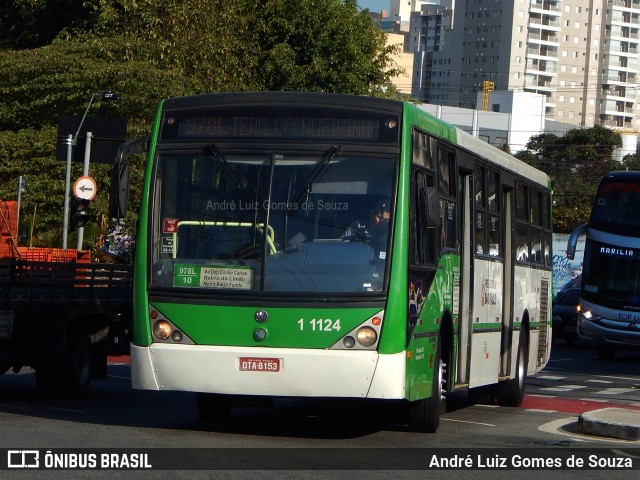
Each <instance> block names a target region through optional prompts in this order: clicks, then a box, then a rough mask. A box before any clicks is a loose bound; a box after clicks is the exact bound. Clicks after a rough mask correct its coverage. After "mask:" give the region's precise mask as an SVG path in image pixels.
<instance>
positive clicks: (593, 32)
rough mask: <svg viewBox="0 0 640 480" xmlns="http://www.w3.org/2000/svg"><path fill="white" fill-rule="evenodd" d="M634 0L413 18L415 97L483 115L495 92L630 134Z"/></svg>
mask: <svg viewBox="0 0 640 480" xmlns="http://www.w3.org/2000/svg"><path fill="white" fill-rule="evenodd" d="M639 43H640V0H442V1H441V2H440V6H435V5H425V6H423V7H422V9H421V11H419V12H413V13H412V14H411V22H410V29H409V41H408V44H409V49H410V50H411V51H412V52H413V53H414V55H415V60H414V69H413V74H412V83H413V89H412V92H413V95H414V96H415V97H416V98H419V99H422V100H423V101H425V102H429V103H437V104H440V105H448V106H454V107H462V108H472V109H474V108H478V109H479V108H481V107H482V105H479V104H478V98H479V95H478V92H482V90H483V85H484V82H485V81H489V82H492V83H493V88H494V90H495V91H516V92H517V91H520V92H531V93H537V94H540V95H543V96H544V98H545V116H546V117H547V118H548V119H550V120H555V121H559V122H565V123H568V124H572V125H576V126H586V127H590V126H593V125H594V124H599V125H605V126H608V127H613V128H616V129H618V130H621V131H628V132H635V131H636V130H638V127H639V126H640V123H639V120H638V119H639V118H640V110H639V109H638V86H637V82H638V59H639V50H638V45H639Z"/></svg>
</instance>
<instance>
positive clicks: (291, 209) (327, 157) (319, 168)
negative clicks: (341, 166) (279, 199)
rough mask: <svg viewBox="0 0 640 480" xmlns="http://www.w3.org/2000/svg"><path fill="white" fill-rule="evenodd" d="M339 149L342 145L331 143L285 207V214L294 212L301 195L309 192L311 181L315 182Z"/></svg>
mask: <svg viewBox="0 0 640 480" xmlns="http://www.w3.org/2000/svg"><path fill="white" fill-rule="evenodd" d="M340 150H342V145H333V146H332V147H331V148H329V149H328V150H327V151H326V152H325V153H324V155H323V156H322V160H321V161H320V163H318V165H317V166H316V168H315V169H314V170H313V172H311V175H310V176H309V179H308V180H307V181H306V182H305V184H304V187H303V188H302V190H301V191H300V193H299V194H298V195H296V198H295V199H294V201H293V202H292V203H290V206H289V208H287V215H292V214H294V213H295V212H296V210H297V205H298V204H299V203H300V200H302V197H304V196H305V195H306V194H307V193H308V192H309V190H310V189H311V185H313V182H315V180H316V178H318V177H319V176H320V174H321V173H322V171H323V170H324V169H325V167H326V166H327V165H329V162H331V160H333V159H334V158H335V156H336V155H337V154H338V152H340Z"/></svg>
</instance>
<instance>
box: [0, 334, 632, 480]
mask: <svg viewBox="0 0 640 480" xmlns="http://www.w3.org/2000/svg"><path fill="white" fill-rule="evenodd" d="M610 405H614V406H623V407H624V408H630V409H640V354H638V353H635V352H634V353H631V354H628V355H620V356H618V357H616V358H614V359H613V360H610V361H603V360H600V359H599V358H598V357H597V354H596V353H595V352H594V351H592V350H590V349H587V348H584V347H580V346H575V347H572V348H568V347H565V346H564V345H563V344H562V343H561V342H559V343H558V344H556V345H554V349H553V352H552V357H551V360H550V362H549V364H548V366H547V368H546V369H545V370H544V371H543V372H541V373H540V374H538V375H536V376H535V377H531V378H529V379H528V382H527V396H526V398H525V402H524V403H523V405H522V407H520V408H505V407H497V406H495V405H481V404H479V405H473V404H471V403H470V402H469V400H468V398H467V396H466V395H465V394H464V393H457V394H455V395H454V396H453V398H451V399H450V400H449V404H448V412H447V413H446V414H444V415H443V416H442V419H441V425H440V429H439V430H438V433H437V434H417V433H411V432H408V431H407V430H406V427H405V426H404V425H402V424H401V423H400V418H399V417H398V416H397V415H395V413H394V412H391V413H390V411H389V409H388V408H382V407H381V406H380V405H378V404H363V403H361V402H317V401H313V400H306V401H289V400H280V401H276V402H275V404H274V406H273V408H239V409H235V410H234V411H233V413H232V418H231V420H230V421H229V422H227V423H225V424H223V425H219V426H217V427H216V428H207V427H206V426H205V425H203V424H202V423H201V422H200V420H199V418H198V416H197V413H196V411H195V399H194V395H193V394H187V393H175V392H146V391H135V390H132V389H131V388H130V369H129V366H128V365H127V364H112V365H110V367H109V377H108V378H107V379H106V380H101V381H95V382H94V383H93V384H92V386H91V389H90V391H89V393H88V394H87V396H86V397H85V398H82V399H61V398H43V397H41V396H40V395H39V394H38V392H37V390H36V387H35V379H34V378H33V374H32V373H31V372H29V371H23V372H20V374H6V375H3V376H2V377H0V425H1V426H2V436H1V437H0V448H1V449H12V450H16V449H18V450H30V449H31V450H34V449H35V450H38V451H39V452H40V453H41V455H44V454H45V452H46V451H51V452H53V453H55V452H60V453H61V455H62V456H61V457H60V458H61V459H62V458H68V456H67V457H64V455H65V454H67V455H68V454H78V453H87V454H91V453H96V454H97V455H100V452H104V451H107V450H105V449H118V448H125V449H128V450H127V452H129V453H136V454H137V453H139V454H140V455H142V454H143V453H148V454H150V455H151V457H150V461H151V463H152V464H153V463H155V466H154V468H159V467H160V468H165V467H166V468H171V469H172V470H154V471H138V470H136V471H128V472H126V473H125V474H126V476H127V478H246V477H247V473H248V471H247V470H246V469H251V470H252V473H253V475H252V477H254V478H255V477H256V476H257V477H259V478H349V479H352V478H354V477H356V478H367V479H371V478H389V476H390V475H389V473H390V472H389V471H388V470H389V469H391V470H392V471H393V472H392V473H393V477H394V478H416V477H417V478H461V474H462V472H460V471H458V469H459V468H451V469H449V470H433V468H431V469H430V468H427V467H429V465H428V464H427V465H425V463H424V462H429V459H430V458H431V457H430V456H429V455H431V454H435V455H436V460H437V459H438V458H440V457H442V456H446V455H458V456H459V457H465V455H470V456H471V457H470V458H473V462H475V464H474V467H475V470H473V472H472V473H471V472H467V474H473V475H474V477H478V476H480V477H481V478H507V475H509V478H512V477H513V475H514V471H513V470H509V471H504V470H501V468H499V466H495V468H493V469H490V468H489V467H490V466H491V465H490V462H492V461H493V462H498V463H499V462H500V461H501V458H502V457H505V458H506V461H508V462H509V463H510V462H511V461H512V459H513V457H514V455H515V456H516V457H519V456H520V455H538V454H539V455H540V456H545V455H558V456H561V457H563V458H564V457H565V456H567V455H573V454H575V455H578V456H581V455H583V452H586V451H585V450H584V449H591V448H595V449H598V450H597V452H598V453H597V454H598V455H603V456H604V457H607V458H608V457H609V456H613V457H615V458H619V457H620V456H621V455H622V456H627V455H632V456H635V457H637V458H635V460H634V462H636V463H635V464H634V468H640V463H639V462H640V445H639V444H638V443H637V442H635V443H633V442H622V441H612V440H608V439H601V438H594V437H585V436H583V435H579V434H578V433H577V431H576V422H577V417H578V415H579V414H580V413H583V412H585V411H589V410H592V409H597V408H602V406H610ZM147 449H150V450H147ZM221 449H226V450H221ZM291 449H297V450H291ZM344 449H351V450H349V451H346V453H344V452H345V450H344ZM408 449H416V450H408ZM108 451H109V452H111V451H112V450H108ZM612 452H613V453H612ZM620 452H622V453H620ZM636 452H638V453H637V454H636ZM587 453H588V452H587ZM587 453H585V455H587ZM0 454H4V453H2V452H0ZM477 455H480V457H477ZM417 456H420V458H418V457H417ZM585 458H588V456H587V457H585ZM98 459H99V457H98ZM0 460H2V459H0ZM61 461H62V460H61ZM562 461H564V460H562ZM597 461H602V462H605V463H606V461H607V459H606V458H600V457H597V458H596V463H597ZM478 462H480V464H481V465H478ZM483 462H484V463H483ZM487 462H489V464H487ZM200 468H206V469H207V470H201V469H200ZM291 468H295V469H296V470H291ZM190 469H195V470H190ZM555 470H557V471H555ZM554 471H555V473H554ZM385 472H386V473H385ZM509 472H510V473H509ZM3 473H4V474H6V473H12V474H14V473H19V474H20V477H21V478H53V477H55V478H113V477H114V476H115V475H122V474H123V472H117V471H113V470H110V471H89V470H84V471H82V472H78V471H75V472H74V471H71V470H63V471H58V472H51V471H30V472H24V471H21V472H15V471H11V472H7V471H4V472H3V471H1V470H0V478H4V477H5V476H4V475H3ZM54 474H55V475H54ZM58 474H59V475H60V476H58ZM549 474H554V475H560V476H561V477H562V478H580V479H581V480H582V479H585V478H594V479H595V478H598V479H600V478H603V476H604V475H606V477H607V479H609V478H632V477H633V478H635V475H636V474H637V470H630V469H629V468H622V469H618V468H610V467H607V470H606V472H605V471H603V470H597V468H588V467H585V468H582V469H573V470H570V469H569V470H562V469H550V470H538V469H535V468H524V467H523V468H520V469H519V470H518V473H517V476H518V478H543V475H544V476H548V475H549ZM6 478H9V477H6ZM11 478H17V477H15V476H14V475H11ZM118 478H120V477H118Z"/></svg>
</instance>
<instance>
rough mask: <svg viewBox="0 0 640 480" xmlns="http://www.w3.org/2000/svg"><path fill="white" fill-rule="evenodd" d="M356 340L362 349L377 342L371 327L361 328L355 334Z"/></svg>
mask: <svg viewBox="0 0 640 480" xmlns="http://www.w3.org/2000/svg"><path fill="white" fill-rule="evenodd" d="M356 340H358V343H359V344H360V345H362V346H363V347H370V346H371V345H373V344H374V343H376V341H377V340H378V334H377V333H376V331H375V330H374V329H373V328H371V327H362V328H360V329H359V330H358V333H357V334H356Z"/></svg>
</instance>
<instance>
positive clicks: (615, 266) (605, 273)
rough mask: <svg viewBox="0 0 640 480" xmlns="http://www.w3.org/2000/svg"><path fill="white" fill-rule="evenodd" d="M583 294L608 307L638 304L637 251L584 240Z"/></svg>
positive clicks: (639, 259) (639, 273)
mask: <svg viewBox="0 0 640 480" xmlns="http://www.w3.org/2000/svg"><path fill="white" fill-rule="evenodd" d="M585 258H590V259H591V261H590V262H588V263H585V264H584V266H583V273H582V285H583V291H582V297H583V298H584V299H585V300H587V301H591V302H597V303H599V304H602V305H604V306H607V307H609V308H629V307H630V306H633V307H634V308H638V307H640V252H638V251H636V250H634V249H629V248H621V247H616V246H612V245H607V244H603V243H600V242H595V241H591V242H587V244H586V245H585Z"/></svg>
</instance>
